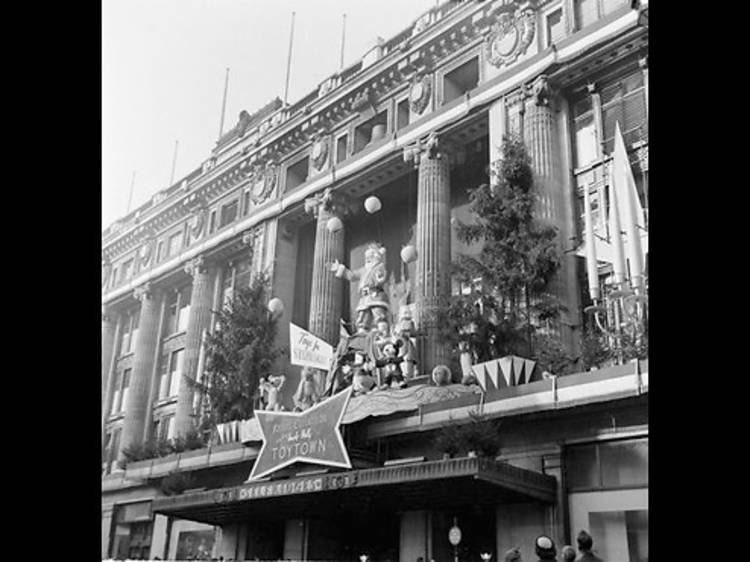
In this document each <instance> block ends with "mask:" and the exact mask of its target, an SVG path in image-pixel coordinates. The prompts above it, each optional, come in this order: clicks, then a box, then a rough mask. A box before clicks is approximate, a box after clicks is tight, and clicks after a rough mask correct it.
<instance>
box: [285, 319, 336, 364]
mask: <svg viewBox="0 0 750 562" xmlns="http://www.w3.org/2000/svg"><path fill="white" fill-rule="evenodd" d="M289 344H290V345H289V353H290V355H291V362H292V365H299V366H301V367H313V368H315V369H322V370H324V371H327V370H328V369H329V367H330V366H331V356H333V346H331V345H330V344H328V343H326V342H324V341H323V340H322V339H320V338H318V337H316V336H314V335H312V334H311V333H310V332H308V331H307V330H303V329H302V328H300V327H299V326H295V325H294V324H289Z"/></svg>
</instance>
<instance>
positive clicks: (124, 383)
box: [120, 369, 130, 412]
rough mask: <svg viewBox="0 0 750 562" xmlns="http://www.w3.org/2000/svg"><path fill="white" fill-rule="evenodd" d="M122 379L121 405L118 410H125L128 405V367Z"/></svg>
mask: <svg viewBox="0 0 750 562" xmlns="http://www.w3.org/2000/svg"><path fill="white" fill-rule="evenodd" d="M122 378H123V380H122V405H121V406H120V411H123V412H124V411H125V408H127V407H128V389H129V388H130V369H126V370H125V373H124V374H123V377H122Z"/></svg>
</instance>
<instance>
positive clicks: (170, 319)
mask: <svg viewBox="0 0 750 562" xmlns="http://www.w3.org/2000/svg"><path fill="white" fill-rule="evenodd" d="M176 331H177V291H172V292H170V293H169V295H168V296H167V309H166V310H165V317H164V337H166V336H171V335H172V334H174V333H175V332H176Z"/></svg>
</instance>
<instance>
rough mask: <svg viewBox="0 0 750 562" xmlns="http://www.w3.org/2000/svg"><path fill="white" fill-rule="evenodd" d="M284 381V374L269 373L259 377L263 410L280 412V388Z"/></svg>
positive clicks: (281, 407)
mask: <svg viewBox="0 0 750 562" xmlns="http://www.w3.org/2000/svg"><path fill="white" fill-rule="evenodd" d="M284 382H286V377H285V376H284V375H270V376H268V377H262V378H261V379H260V385H259V386H260V391H261V396H262V397H263V402H264V403H265V408H264V409H265V410H273V411H276V412H280V411H281V410H283V409H284V407H283V406H282V405H281V389H282V387H283V386H284Z"/></svg>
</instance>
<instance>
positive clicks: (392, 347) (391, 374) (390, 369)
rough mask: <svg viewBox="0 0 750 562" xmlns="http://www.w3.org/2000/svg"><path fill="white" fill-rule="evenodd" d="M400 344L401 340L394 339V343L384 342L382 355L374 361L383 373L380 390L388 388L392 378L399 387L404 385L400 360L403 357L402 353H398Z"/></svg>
mask: <svg viewBox="0 0 750 562" xmlns="http://www.w3.org/2000/svg"><path fill="white" fill-rule="evenodd" d="M401 346H402V342H401V340H396V341H395V343H391V342H389V343H387V344H385V346H384V347H383V355H384V357H383V358H382V359H378V360H377V361H375V366H376V367H381V368H382V369H383V372H384V373H385V376H384V377H383V384H381V385H380V390H385V389H387V388H390V387H391V384H392V383H393V381H394V380H395V381H396V383H397V384H398V387H399V388H404V387H405V386H406V381H405V380H404V374H403V373H402V372H401V362H402V361H403V359H404V358H403V356H402V355H399V354H398V351H399V349H401Z"/></svg>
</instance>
